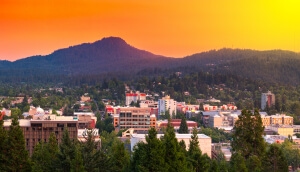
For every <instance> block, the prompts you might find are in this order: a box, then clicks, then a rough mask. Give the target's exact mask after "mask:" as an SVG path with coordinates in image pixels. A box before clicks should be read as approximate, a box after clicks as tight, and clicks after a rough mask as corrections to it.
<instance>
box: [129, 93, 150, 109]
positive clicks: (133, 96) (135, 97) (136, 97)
mask: <svg viewBox="0 0 300 172" xmlns="http://www.w3.org/2000/svg"><path fill="white" fill-rule="evenodd" d="M142 100H146V94H145V93H140V92H139V91H136V92H135V93H134V92H129V93H126V102H125V104H126V105H127V106H128V105H130V103H131V102H134V103H136V102H137V101H142Z"/></svg>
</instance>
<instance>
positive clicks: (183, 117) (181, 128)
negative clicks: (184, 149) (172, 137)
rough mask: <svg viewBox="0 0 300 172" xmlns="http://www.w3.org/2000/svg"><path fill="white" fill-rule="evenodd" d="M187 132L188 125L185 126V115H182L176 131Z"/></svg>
mask: <svg viewBox="0 0 300 172" xmlns="http://www.w3.org/2000/svg"><path fill="white" fill-rule="evenodd" d="M188 132H189V131H188V126H187V123H186V119H185V116H184V115H182V116H181V123H180V127H179V130H178V133H181V134H186V133H188Z"/></svg>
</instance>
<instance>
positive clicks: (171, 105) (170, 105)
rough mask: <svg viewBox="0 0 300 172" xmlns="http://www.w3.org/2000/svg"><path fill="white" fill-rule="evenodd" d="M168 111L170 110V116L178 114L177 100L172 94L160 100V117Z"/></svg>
mask: <svg viewBox="0 0 300 172" xmlns="http://www.w3.org/2000/svg"><path fill="white" fill-rule="evenodd" d="M166 111H169V113H170V116H172V115H174V116H176V101H175V100H174V99H171V98H170V96H165V97H162V98H161V99H159V100H158V117H159V118H160V116H161V115H165V113H166Z"/></svg>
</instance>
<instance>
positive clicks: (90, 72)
mask: <svg viewBox="0 0 300 172" xmlns="http://www.w3.org/2000/svg"><path fill="white" fill-rule="evenodd" d="M299 65H300V55H299V54H298V53H294V52H290V51H282V50H270V51H255V50H247V49H245V50H242V49H220V50H211V51H207V52H202V53H197V54H194V55H191V56H187V57H183V58H172V57H164V56H160V55H155V54H152V53H150V52H147V51H144V50H139V49H137V48H135V47H133V46H131V45H129V44H127V43H126V42H125V41H124V40H123V39H121V38H117V37H108V38H103V39H102V40H100V41H96V42H94V43H84V44H81V45H76V46H71V47H69V48H64V49H60V50H56V51H54V52H53V53H52V54H49V55H46V56H32V57H27V58H24V59H20V60H17V61H14V62H10V61H0V79H1V81H2V82H3V83H9V82H14V83H16V82H41V83H49V82H66V81H69V80H77V81H76V82H79V83H84V82H87V81H88V80H94V79H93V78H97V79H103V78H107V77H116V78H120V79H123V80H126V79H128V78H136V77H139V76H141V75H142V76H158V75H165V76H168V75H169V74H171V73H174V72H184V73H190V72H198V71H202V72H209V73H213V74H218V73H222V74H225V75H226V74H230V75H236V76H238V77H244V78H249V79H252V80H261V81H265V82H269V83H280V84H285V85H297V84H299V83H300V78H299V77H298V76H299V74H300V69H299V68H298V66H299Z"/></svg>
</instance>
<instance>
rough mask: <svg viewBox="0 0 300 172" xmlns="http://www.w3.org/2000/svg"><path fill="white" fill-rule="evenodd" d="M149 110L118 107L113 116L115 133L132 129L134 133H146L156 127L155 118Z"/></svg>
mask: <svg viewBox="0 0 300 172" xmlns="http://www.w3.org/2000/svg"><path fill="white" fill-rule="evenodd" d="M151 110H152V109H151V108H138V107H119V108H118V109H117V114H113V118H114V120H113V121H114V127H115V130H116V131H119V130H124V129H129V128H133V129H134V130H135V131H148V130H149V128H151V127H154V128H155V127H156V116H155V114H151V112H152V111H151Z"/></svg>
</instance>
